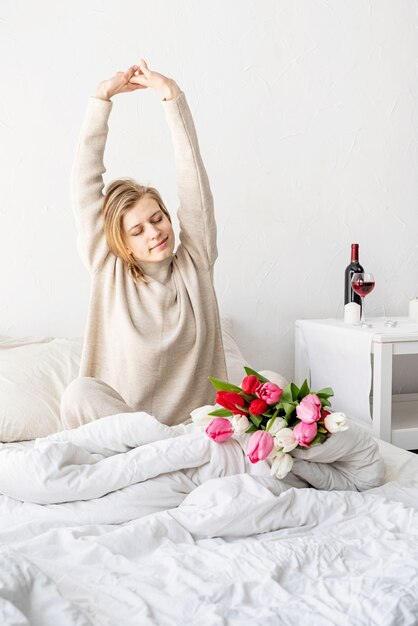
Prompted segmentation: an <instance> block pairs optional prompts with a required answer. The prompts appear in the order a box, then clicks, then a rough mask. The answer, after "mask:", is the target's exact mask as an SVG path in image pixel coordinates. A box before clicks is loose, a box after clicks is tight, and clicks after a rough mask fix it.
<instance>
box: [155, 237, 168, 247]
mask: <svg viewBox="0 0 418 626" xmlns="http://www.w3.org/2000/svg"><path fill="white" fill-rule="evenodd" d="M167 240H168V237H166V238H165V239H164V240H163V241H160V243H157V245H156V246H154V247H153V248H151V250H155V249H156V248H161V246H163V245H164V244H165V242H166V241H167Z"/></svg>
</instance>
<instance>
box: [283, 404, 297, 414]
mask: <svg viewBox="0 0 418 626" xmlns="http://www.w3.org/2000/svg"><path fill="white" fill-rule="evenodd" d="M283 409H284V412H285V415H290V413H292V412H293V411H294V409H295V403H294V402H283Z"/></svg>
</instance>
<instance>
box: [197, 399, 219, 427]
mask: <svg viewBox="0 0 418 626" xmlns="http://www.w3.org/2000/svg"><path fill="white" fill-rule="evenodd" d="M215 409H219V407H218V406H213V405H211V404H205V406H199V407H198V408H197V409H194V410H193V411H192V412H191V413H190V416H191V418H192V421H193V422H194V423H195V424H197V425H198V426H207V425H208V424H210V423H211V421H212V420H214V419H215V416H214V415H208V413H210V412H211V411H215Z"/></svg>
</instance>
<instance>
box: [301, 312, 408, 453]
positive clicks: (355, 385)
mask: <svg viewBox="0 0 418 626" xmlns="http://www.w3.org/2000/svg"><path fill="white" fill-rule="evenodd" d="M387 319H388V318H370V320H368V321H370V322H371V323H372V324H373V326H372V327H371V328H363V327H361V326H352V325H348V324H344V322H343V321H342V320H339V319H326V320H297V321H296V335H295V380H296V382H297V383H298V382H301V381H302V380H303V379H304V378H307V379H308V381H310V382H312V383H316V384H315V388H316V386H318V389H319V388H320V387H325V386H329V387H333V388H334V391H336V393H335V401H336V404H335V405H334V402H333V406H332V408H333V410H341V411H344V412H345V413H347V415H348V416H350V415H351V416H352V417H353V418H354V419H357V421H360V422H363V423H364V425H365V426H366V427H367V426H369V427H371V428H372V430H373V434H374V435H375V436H376V437H378V438H379V439H383V440H384V441H388V442H390V443H393V444H394V445H396V446H399V447H400V448H404V449H405V450H414V449H418V393H417V394H401V395H392V357H393V356H394V355H403V354H418V323H416V322H413V321H412V320H411V319H409V318H407V317H392V318H390V319H391V320H396V322H397V326H396V327H392V328H391V327H386V326H385V321H386V320H387ZM371 355H373V359H372V356H371ZM356 372H357V376H356ZM416 376H417V389H418V371H417V373H416ZM372 377H373V395H372V398H371V404H372V420H371V419H370V403H369V396H370V391H371V381H372ZM331 400H333V399H332V398H331Z"/></svg>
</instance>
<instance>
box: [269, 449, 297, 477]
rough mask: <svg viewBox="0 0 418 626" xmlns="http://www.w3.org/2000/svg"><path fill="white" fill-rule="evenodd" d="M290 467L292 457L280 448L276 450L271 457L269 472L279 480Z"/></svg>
mask: <svg viewBox="0 0 418 626" xmlns="http://www.w3.org/2000/svg"><path fill="white" fill-rule="evenodd" d="M292 467H293V457H292V456H290V454H285V453H284V452H283V451H282V450H277V451H276V453H275V455H274V457H273V463H272V464H271V469H270V474H271V475H272V476H276V478H278V479H279V480H281V479H282V478H286V476H287V474H288V473H289V472H290V470H291V469H292Z"/></svg>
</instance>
